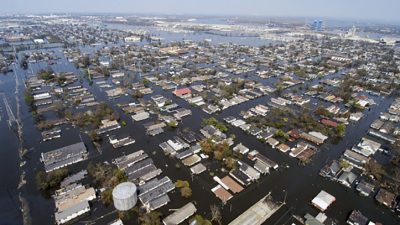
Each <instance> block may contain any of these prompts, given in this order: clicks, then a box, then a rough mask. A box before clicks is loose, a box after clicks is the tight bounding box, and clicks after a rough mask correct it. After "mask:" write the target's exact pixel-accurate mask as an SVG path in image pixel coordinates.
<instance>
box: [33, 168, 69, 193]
mask: <svg viewBox="0 0 400 225" xmlns="http://www.w3.org/2000/svg"><path fill="white" fill-rule="evenodd" d="M68 173H69V171H68V169H67V168H61V169H57V170H54V171H51V172H49V173H47V174H46V173H45V172H44V171H39V172H37V173H36V176H35V181H36V186H37V187H38V189H39V190H42V191H48V190H51V189H57V188H58V187H60V183H61V181H62V180H63V179H64V178H66V177H67V176H68Z"/></svg>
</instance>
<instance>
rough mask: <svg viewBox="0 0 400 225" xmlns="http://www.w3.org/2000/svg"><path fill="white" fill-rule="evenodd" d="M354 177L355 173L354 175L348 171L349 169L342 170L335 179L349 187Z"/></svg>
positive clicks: (355, 176)
mask: <svg viewBox="0 0 400 225" xmlns="http://www.w3.org/2000/svg"><path fill="white" fill-rule="evenodd" d="M356 178H357V175H355V174H354V173H352V172H349V171H344V172H343V173H342V174H341V175H340V176H339V178H338V180H337V181H338V182H339V183H341V184H342V185H344V186H346V187H351V185H352V184H353V183H354V181H355V180H356Z"/></svg>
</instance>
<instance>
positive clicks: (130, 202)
mask: <svg viewBox="0 0 400 225" xmlns="http://www.w3.org/2000/svg"><path fill="white" fill-rule="evenodd" d="M112 195H113V200H114V206H115V208H116V209H118V210H120V211H127V210H129V209H132V208H133V207H134V206H135V205H136V202H137V190H136V185H135V184H134V183H132V182H124V183H120V184H118V185H117V186H116V187H115V188H114V190H113V192H112Z"/></svg>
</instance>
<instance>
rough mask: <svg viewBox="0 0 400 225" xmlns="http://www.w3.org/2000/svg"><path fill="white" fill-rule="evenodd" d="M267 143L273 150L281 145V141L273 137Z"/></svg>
mask: <svg viewBox="0 0 400 225" xmlns="http://www.w3.org/2000/svg"><path fill="white" fill-rule="evenodd" d="M265 142H266V143H267V144H269V145H271V147H272V148H275V147H276V146H277V145H279V141H278V140H276V139H275V138H272V137H270V138H268V139H267V140H266V141H265Z"/></svg>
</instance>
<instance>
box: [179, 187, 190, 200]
mask: <svg viewBox="0 0 400 225" xmlns="http://www.w3.org/2000/svg"><path fill="white" fill-rule="evenodd" d="M181 196H182V197H183V198H190V197H191V196H192V189H191V188H190V187H183V188H181Z"/></svg>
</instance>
